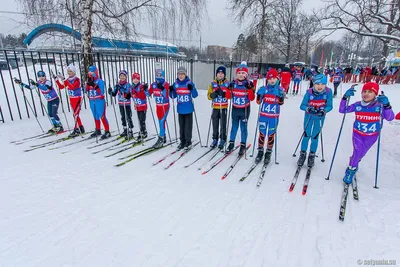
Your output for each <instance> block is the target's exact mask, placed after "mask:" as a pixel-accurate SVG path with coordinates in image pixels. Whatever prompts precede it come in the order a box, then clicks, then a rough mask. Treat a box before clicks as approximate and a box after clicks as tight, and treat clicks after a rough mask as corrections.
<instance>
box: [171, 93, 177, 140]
mask: <svg viewBox="0 0 400 267" xmlns="http://www.w3.org/2000/svg"><path fill="white" fill-rule="evenodd" d="M172 109H173V112H174V128H175V138H176V140H178V132H177V130H176V116H175V99H172Z"/></svg>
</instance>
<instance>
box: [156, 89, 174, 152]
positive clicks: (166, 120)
mask: <svg viewBox="0 0 400 267" xmlns="http://www.w3.org/2000/svg"><path fill="white" fill-rule="evenodd" d="M163 103H164V96H163ZM162 107H163V111H164V116H165V125H166V127H167V131H168V136H169V142H170V144H171V147H172V139H171V133H170V131H169V124H168V116H166V113H165V106H164V105H163V106H162ZM154 123H155V121H154ZM160 131H161V129H160ZM157 134H158V132H157ZM164 135H165V132H164Z"/></svg>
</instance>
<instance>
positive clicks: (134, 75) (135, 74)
mask: <svg viewBox="0 0 400 267" xmlns="http://www.w3.org/2000/svg"><path fill="white" fill-rule="evenodd" d="M133 79H138V80H140V74H139V73H137V72H135V73H133V74H132V80H133Z"/></svg>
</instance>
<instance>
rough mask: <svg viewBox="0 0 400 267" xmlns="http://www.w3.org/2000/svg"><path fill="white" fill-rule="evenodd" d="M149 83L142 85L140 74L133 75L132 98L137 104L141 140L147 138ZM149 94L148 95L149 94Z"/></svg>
mask: <svg viewBox="0 0 400 267" xmlns="http://www.w3.org/2000/svg"><path fill="white" fill-rule="evenodd" d="M148 87H149V86H148V85H147V83H145V84H143V83H140V74H139V73H137V72H135V73H134V74H132V97H133V101H134V102H135V109H136V111H137V115H138V120H139V124H140V132H139V138H140V139H141V140H143V139H145V138H146V137H147V130H146V113H147V95H146V93H147V89H148ZM147 94H148V93H147Z"/></svg>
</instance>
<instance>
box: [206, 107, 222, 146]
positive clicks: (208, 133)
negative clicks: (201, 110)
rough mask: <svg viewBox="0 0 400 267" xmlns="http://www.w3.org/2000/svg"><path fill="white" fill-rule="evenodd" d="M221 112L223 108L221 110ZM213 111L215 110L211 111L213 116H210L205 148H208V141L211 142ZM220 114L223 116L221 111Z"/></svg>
mask: <svg viewBox="0 0 400 267" xmlns="http://www.w3.org/2000/svg"><path fill="white" fill-rule="evenodd" d="M220 110H221V108H220ZM213 111H214V110H213V109H212V110H211V116H210V122H209V123H208V132H207V142H206V145H205V147H207V146H208V141H209V140H210V130H211V118H212V113H213ZM220 114H221V111H220Z"/></svg>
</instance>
